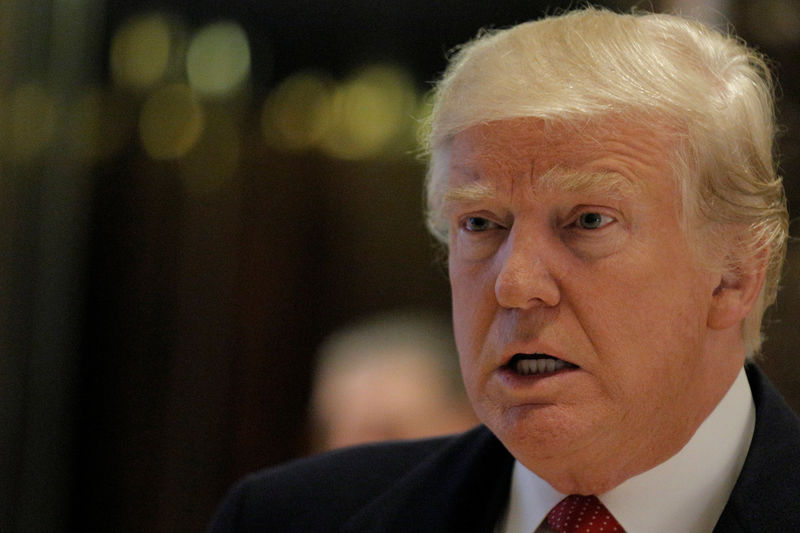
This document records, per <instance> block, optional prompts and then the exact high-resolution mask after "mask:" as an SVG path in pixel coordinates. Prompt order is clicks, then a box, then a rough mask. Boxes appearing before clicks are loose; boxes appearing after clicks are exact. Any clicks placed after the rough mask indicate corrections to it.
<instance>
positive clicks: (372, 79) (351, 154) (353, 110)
mask: <svg viewBox="0 0 800 533" xmlns="http://www.w3.org/2000/svg"><path fill="white" fill-rule="evenodd" d="M416 107H417V95H416V90H415V88H414V84H413V82H412V80H411V77H410V75H409V74H408V73H407V72H406V71H405V70H403V69H400V68H398V67H395V66H391V65H379V64H378V65H370V66H367V67H365V68H364V69H362V70H361V71H360V72H359V73H357V74H356V75H355V76H353V77H352V78H351V79H349V80H347V81H346V82H345V83H343V84H341V85H340V86H339V87H338V88H337V89H336V91H335V93H334V95H333V98H332V101H331V115H332V116H331V127H330V128H328V129H327V131H326V135H325V136H324V137H323V139H322V140H321V148H322V150H323V151H325V152H326V153H327V154H329V155H331V156H333V157H337V158H341V159H351V160H352V159H366V158H371V157H375V156H378V155H381V154H383V155H389V154H390V153H391V152H392V151H393V152H394V153H400V152H402V150H405V149H407V148H408V147H409V146H412V145H413V136H414V122H413V118H412V117H413V114H414V112H415V110H416Z"/></svg>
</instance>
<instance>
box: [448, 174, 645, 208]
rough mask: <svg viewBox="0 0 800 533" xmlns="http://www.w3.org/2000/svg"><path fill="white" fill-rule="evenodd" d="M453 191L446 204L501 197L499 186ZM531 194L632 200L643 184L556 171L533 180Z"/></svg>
mask: <svg viewBox="0 0 800 533" xmlns="http://www.w3.org/2000/svg"><path fill="white" fill-rule="evenodd" d="M475 179H476V181H473V182H470V183H466V184H464V185H460V186H457V187H452V188H449V189H448V190H447V191H446V192H445V196H444V201H445V204H451V203H471V202H479V201H482V200H487V199H490V198H494V197H497V196H498V195H499V191H498V190H497V185H496V183H495V182H493V181H492V182H490V183H486V182H484V181H480V178H479V177H476V178H475ZM531 183H532V184H533V185H532V187H531V190H530V192H531V193H534V194H536V193H542V194H543V193H582V194H597V195H603V196H607V197H612V198H628V197H631V196H633V195H634V194H636V192H637V191H638V190H639V189H640V185H641V184H640V183H638V182H634V181H632V180H630V179H628V178H627V177H626V176H624V175H622V174H620V173H619V172H613V171H596V172H586V171H579V170H571V169H562V168H560V167H554V168H552V169H550V170H548V171H547V172H545V173H544V174H543V175H541V176H539V177H533V176H531Z"/></svg>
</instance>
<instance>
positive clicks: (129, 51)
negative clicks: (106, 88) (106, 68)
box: [110, 13, 174, 90]
mask: <svg viewBox="0 0 800 533" xmlns="http://www.w3.org/2000/svg"><path fill="white" fill-rule="evenodd" d="M172 33H173V32H172V31H171V28H170V23H169V21H168V20H167V18H166V17H164V16H163V15H161V14H158V13H148V14H143V15H138V16H135V17H132V18H130V19H128V20H127V21H125V23H123V25H122V26H121V27H120V28H119V29H118V30H117V32H116V33H115V34H114V37H113V38H112V41H111V50H110V66H111V77H112V79H113V80H114V82H115V83H116V84H117V85H119V86H122V87H126V88H129V89H133V90H143V89H146V88H148V87H151V86H153V85H154V84H156V83H158V82H159V81H161V80H162V79H163V78H164V77H165V75H166V73H167V71H168V66H169V64H170V53H171V51H172V49H173V48H174V46H173V38H172Z"/></svg>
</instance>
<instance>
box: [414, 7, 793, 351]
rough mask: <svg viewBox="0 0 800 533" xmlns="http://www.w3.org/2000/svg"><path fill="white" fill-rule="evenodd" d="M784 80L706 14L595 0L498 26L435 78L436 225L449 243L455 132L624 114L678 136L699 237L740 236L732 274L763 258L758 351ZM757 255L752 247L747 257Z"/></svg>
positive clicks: (770, 269) (778, 216)
mask: <svg viewBox="0 0 800 533" xmlns="http://www.w3.org/2000/svg"><path fill="white" fill-rule="evenodd" d="M773 93H774V90H773V83H772V78H771V75H770V72H769V68H768V66H767V64H766V62H765V60H764V58H763V57H762V56H761V55H760V54H758V53H757V52H755V51H754V50H752V49H750V48H748V47H747V46H746V45H745V44H743V43H742V42H740V41H738V40H737V39H735V38H733V37H731V36H726V35H722V34H721V33H718V32H716V31H714V30H712V29H710V28H708V27H706V26H704V25H702V24H701V23H699V22H695V21H691V20H687V19H683V18H680V17H677V16H673V15H663V14H651V13H648V14H630V15H623V14H617V13H613V12H611V11H607V10H601V9H594V8H587V9H582V10H578V11H572V12H569V13H566V14H564V15H560V16H556V17H549V18H545V19H542V20H538V21H534V22H528V23H524V24H520V25H518V26H515V27H512V28H510V29H505V30H499V31H489V32H484V33H482V34H481V35H479V36H478V37H477V38H476V39H475V40H473V41H472V42H470V43H467V44H466V45H464V46H462V47H460V48H459V49H458V50H457V51H456V52H455V54H454V55H453V57H452V58H451V61H450V65H449V67H448V68H447V70H446V71H445V73H444V75H443V77H442V79H441V81H440V82H439V83H438V84H437V87H436V91H435V98H434V106H433V113H432V115H431V119H430V128H429V133H428V138H427V148H428V150H429V153H430V157H431V159H430V164H429V168H428V176H427V185H426V193H427V204H428V205H427V209H428V226H429V228H430V229H431V231H432V233H433V235H434V236H436V237H437V238H438V239H439V240H440V241H442V242H443V243H446V242H447V239H448V236H447V233H448V228H447V224H446V221H445V220H444V219H443V217H442V213H441V202H442V199H443V194H444V189H445V188H446V186H447V167H448V162H447V155H448V147H449V144H450V140H451V139H452V138H453V136H454V135H455V134H457V133H459V132H461V131H464V130H465V129H467V128H469V127H471V126H474V125H477V124H484V123H487V122H491V121H496V120H504V119H511V118H520V117H532V118H538V119H543V120H545V121H553V122H567V123H569V122H581V123H584V122H598V121H602V120H603V119H604V118H608V117H610V116H613V117H615V118H622V119H623V120H628V121H632V122H636V123H639V124H643V125H646V126H648V127H653V128H659V129H662V130H667V129H669V130H670V131H675V132H678V133H676V134H675V142H674V143H673V144H674V146H673V148H672V152H673V153H672V155H673V157H672V158H671V160H672V161H673V167H674V176H675V178H676V179H677V180H678V184H679V187H680V189H681V192H682V213H683V217H684V223H685V228H686V231H687V235H689V236H690V241H691V240H694V241H696V242H699V243H701V244H700V245H699V246H700V248H702V249H704V250H706V251H708V250H719V249H721V248H724V249H726V250H730V247H720V246H719V245H720V239H722V238H726V239H730V235H731V234H732V233H735V235H736V238H735V239H736V250H737V257H732V256H730V254H727V255H728V256H726V257H724V258H720V259H722V260H723V261H725V265H724V267H722V266H720V268H722V269H724V270H728V271H736V270H738V269H741V268H742V267H743V265H745V264H748V263H752V260H753V259H754V258H759V260H763V261H765V262H766V265H767V268H766V281H765V284H764V287H763V289H762V291H761V294H760V296H759V300H758V302H757V304H756V305H755V306H754V308H753V309H752V311H751V312H750V314H749V315H748V316H747V317H746V319H745V320H744V323H743V325H742V336H743V339H744V343H745V346H746V349H747V353H748V355H752V354H754V353H756V352H757V351H758V350H759V349H760V345H761V322H762V317H763V315H764V311H765V310H766V308H767V307H769V305H771V304H772V303H773V302H774V301H775V297H776V294H777V289H778V282H779V278H780V273H781V269H782V265H783V259H784V255H785V249H786V240H787V237H788V213H787V210H786V201H785V197H784V191H783V184H782V182H781V179H780V178H779V177H778V176H777V174H776V169H775V163H774V161H773V142H774V136H775V118H774V110H773V106H774V100H773ZM745 252H746V253H745Z"/></svg>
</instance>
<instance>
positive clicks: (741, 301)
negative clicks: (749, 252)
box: [708, 253, 767, 329]
mask: <svg viewBox="0 0 800 533" xmlns="http://www.w3.org/2000/svg"><path fill="white" fill-rule="evenodd" d="M766 271H767V262H766V253H760V254H758V255H757V256H756V257H753V258H752V259H751V260H750V261H746V262H745V263H743V264H740V265H738V266H737V267H736V268H733V269H731V271H730V272H726V273H724V274H722V276H720V280H719V284H718V285H717V287H716V288H715V289H714V292H713V294H712V297H711V298H712V299H711V308H710V309H709V312H708V327H710V328H711V329H727V328H730V327H732V326H738V325H739V324H741V322H742V320H744V317H746V316H747V314H748V313H749V312H750V310H751V309H752V308H753V306H754V305H755V304H756V302H757V301H758V298H759V296H760V295H761V289H762V288H763V287H764V278H765V277H766Z"/></svg>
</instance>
